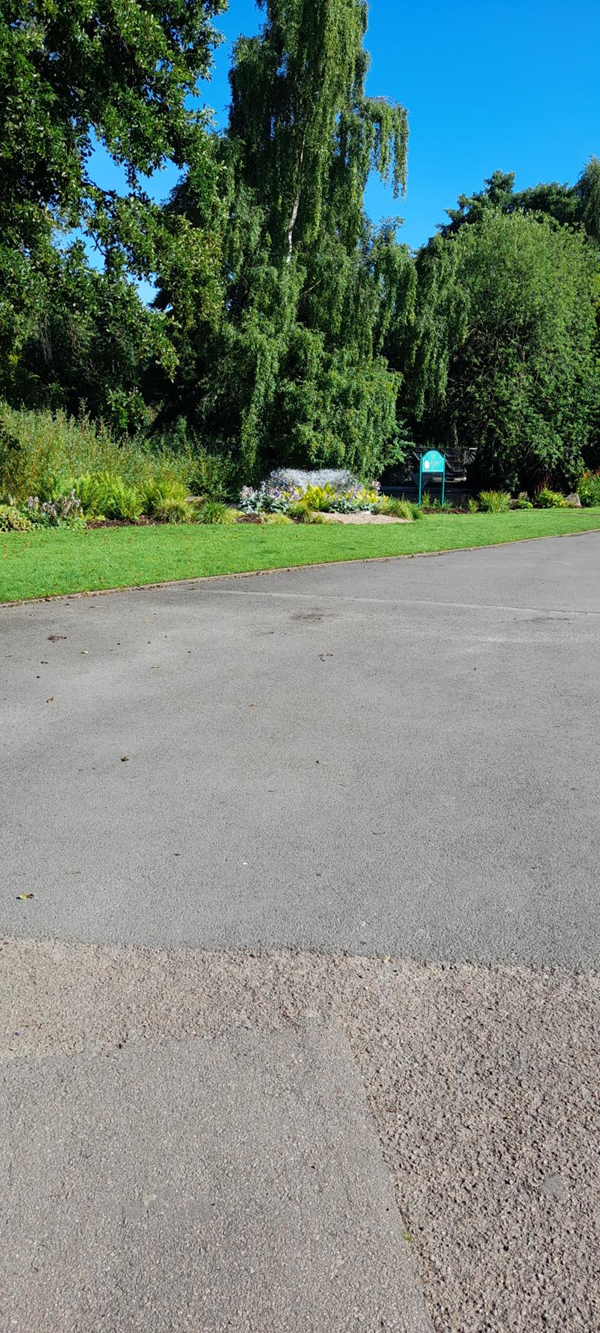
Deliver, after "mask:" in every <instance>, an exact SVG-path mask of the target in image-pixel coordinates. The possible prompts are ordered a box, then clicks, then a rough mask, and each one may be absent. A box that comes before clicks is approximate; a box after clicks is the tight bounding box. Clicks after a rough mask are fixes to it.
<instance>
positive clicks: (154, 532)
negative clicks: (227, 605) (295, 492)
mask: <svg viewBox="0 0 600 1333" xmlns="http://www.w3.org/2000/svg"><path fill="white" fill-rule="evenodd" d="M592 528H597V529H600V509H543V510H519V511H515V512H513V513H510V514H466V515H454V514H449V515H444V516H443V517H428V518H425V519H423V520H422V522H420V523H411V524H398V526H392V525H391V524H385V525H384V524H382V525H380V526H372V527H350V526H347V527H345V526H342V525H341V524H340V525H339V526H337V525H333V524H331V525H327V526H325V525H323V526H320V525H319V526H314V527H276V526H273V527H270V526H264V527H258V526H254V525H250V524H247V525H245V524H240V525H236V526H233V525H232V526H227V527H202V526H191V525H190V526H184V527H168V526H166V527H154V528H153V527H143V528H134V527H131V528H95V529H88V530H86V531H84V532H69V531H66V530H58V531H38V532H33V533H17V532H10V533H2V534H0V601H3V602H10V601H18V600H20V599H22V598H28V597H48V596H50V595H56V594H59V593H73V592H84V591H86V590H91V589H98V588H118V587H126V586H128V585H136V586H137V585H139V584H142V583H161V582H168V581H171V580H174V579H190V578H200V577H205V576H207V575H214V574H234V573H242V572H244V571H247V570H252V569H278V568H282V567H285V566H289V565H312V564H319V563H324V564H325V563H328V562H330V561H333V560H366V559H372V558H373V557H380V558H381V557H383V558H384V557H386V556H398V555H417V554H418V553H419V552H424V551H450V550H457V549H458V548H460V547H465V546H489V545H493V544H494V543H496V542H513V541H523V540H526V539H527V538H531V537H550V536H564V535H565V534H567V533H573V532H589V531H590V529H592Z"/></svg>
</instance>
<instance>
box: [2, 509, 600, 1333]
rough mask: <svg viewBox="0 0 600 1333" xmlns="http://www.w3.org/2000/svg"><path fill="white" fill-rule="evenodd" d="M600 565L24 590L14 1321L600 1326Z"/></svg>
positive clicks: (10, 801) (14, 876)
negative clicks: (72, 592) (39, 597)
mask: <svg viewBox="0 0 600 1333" xmlns="http://www.w3.org/2000/svg"><path fill="white" fill-rule="evenodd" d="M599 575H600V534H597V533H589V534H586V535H583V536H579V537H571V538H565V539H554V540H543V541H537V542H531V543H523V544H518V545H512V546H503V547H500V548H492V549H483V550H477V551H466V552H461V553H454V554H451V555H450V554H449V555H442V556H436V557H426V558H415V559H412V560H411V559H400V560H390V561H378V562H366V563H360V564H358V563H353V564H347V565H340V566H329V567H324V568H313V569H304V570H301V571H288V572H280V573H276V574H272V575H265V576H261V575H253V576H250V577H244V578H225V579H214V580H207V581H204V582H195V583H194V582H190V583H188V584H179V585H174V586H171V587H164V588H158V589H147V590H137V591H133V592H123V593H111V594H108V595H103V596H84V597H74V598H62V599H58V600H55V601H44V602H40V603H36V604H24V605H21V606H12V607H0V657H1V665H0V672H1V678H0V746H1V759H2V765H1V774H2V780H1V794H0V841H1V847H0V931H1V935H0V1169H1V1170H2V1176H3V1179H4V1180H5V1182H6V1190H5V1195H6V1198H5V1203H6V1208H5V1210H4V1213H3V1217H2V1224H1V1225H2V1226H3V1227H4V1228H5V1232H4V1238H3V1240H2V1244H1V1245H0V1249H1V1251H2V1258H1V1259H0V1321H1V1323H2V1327H3V1328H4V1327H5V1328H7V1329H13V1328H14V1329H15V1330H19V1333H22V1330H24V1329H28V1330H29V1329H32V1330H33V1329H34V1328H35V1330H36V1333H72V1330H73V1329H75V1328H77V1329H78V1330H80V1331H81V1333H134V1330H135V1329H138V1328H139V1329H140V1330H142V1329H143V1330H144V1333H167V1330H172V1331H173V1333H185V1330H188V1329H189V1333H266V1330H268V1333H313V1331H314V1333H376V1331H377V1333H381V1330H383V1329H385V1330H387V1333H432V1331H433V1330H435V1333H564V1330H568V1333H590V1331H591V1329H595V1328H600V1294H599V1288H598V1283H597V1281H596V1269H597V1262H596V1261H597V1255H598V1253H600V1181H599V1178H598V1153H597V1144H598V1106H599V1105H600V1073H599V1071H600V1047H599V1044H598V1034H599V1033H600V985H599V979H598V971H597V966H598V955H599V924H598V923H599V914H598V900H599V897H600V888H599V880H598V873H597V867H598V864H599V862H600V857H599V852H600V845H599V844H600V757H599V756H600V745H599V742H600V714H599V710H598V681H599V679H600V671H599V667H600V578H599Z"/></svg>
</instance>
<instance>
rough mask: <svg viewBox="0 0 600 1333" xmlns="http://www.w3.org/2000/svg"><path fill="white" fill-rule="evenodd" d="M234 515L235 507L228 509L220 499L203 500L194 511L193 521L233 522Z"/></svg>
mask: <svg viewBox="0 0 600 1333" xmlns="http://www.w3.org/2000/svg"><path fill="white" fill-rule="evenodd" d="M236 517H237V515H236V511H235V509H230V508H229V507H228V506H227V505H226V504H223V501H222V500H205V501H204V503H203V504H200V505H197V507H196V510H195V512H194V522H195V523H235V520H236Z"/></svg>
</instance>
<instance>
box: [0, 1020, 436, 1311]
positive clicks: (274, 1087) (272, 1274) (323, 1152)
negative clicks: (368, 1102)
mask: <svg viewBox="0 0 600 1333" xmlns="http://www.w3.org/2000/svg"><path fill="white" fill-rule="evenodd" d="M2 1091H3V1096H2V1108H3V1112H4V1111H5V1108H7V1112H8V1114H7V1115H6V1114H4V1113H3V1115H2V1119H3V1121H4V1123H3V1126H2V1133H1V1134H0V1161H1V1163H2V1176H3V1180H4V1182H5V1185H4V1208H3V1213H5V1215H6V1212H5V1210H8V1212H9V1214H10V1229H9V1230H8V1229H7V1233H6V1234H5V1240H4V1245H3V1253H4V1260H3V1269H4V1279H5V1281H4V1301H3V1303H4V1315H3V1322H2V1327H3V1329H15V1330H18V1331H19V1333H24V1331H25V1330H31V1333H33V1330H35V1333H71V1331H72V1330H74V1329H85V1330H88V1329H89V1330H91V1329H93V1330H94V1333H96V1330H98V1333H99V1331H100V1330H103V1331H104V1330H110V1333H113V1331H115V1333H116V1330H119V1331H121V1330H127V1331H128V1333H130V1331H131V1333H133V1330H137V1329H139V1330H143V1333H153V1331H154V1330H155V1331H156V1333H166V1330H173V1331H174V1333H185V1331H186V1330H189V1333H217V1330H218V1331H219V1333H220V1330H225V1329H227V1330H229V1329H231V1330H233V1331H234V1333H266V1330H277V1333H280V1331H281V1333H283V1330H296V1329H300V1328H302V1329H306V1330H310V1333H328V1331H329V1330H330V1331H331V1333H345V1331H346V1330H348V1333H350V1330H353V1331H354V1330H360V1331H361V1333H363V1331H364V1330H373V1331H374V1330H383V1329H386V1330H389V1331H390V1333H431V1327H432V1326H431V1324H430V1322H429V1319H428V1317H427V1315H426V1314H425V1310H424V1304H423V1298H422V1295H421V1292H420V1290H419V1287H418V1284H417V1281H416V1279H415V1277H414V1274H413V1267H412V1258H411V1255H410V1250H409V1245H408V1243H407V1241H406V1239H405V1237H404V1235H403V1232H402V1228H401V1224H400V1219H399V1215H398V1212H397V1209H396V1206H395V1202H394V1195H393V1191H392V1186H391V1183H390V1180H389V1177H388V1174H387V1172H386V1170H385V1168H384V1165H383V1161H382V1158H381V1153H380V1148H379V1141H378V1137H377V1133H376V1130H375V1126H374V1124H373V1123H372V1122H371V1120H370V1118H369V1116H368V1113H367V1110H366V1106H365V1103H364V1093H363V1091H362V1088H361V1085H360V1082H359V1080H358V1077H357V1074H356V1071H355V1067H354V1063H353V1060H352V1057H351V1055H350V1052H349V1050H347V1048H345V1045H344V1040H343V1037H342V1038H341V1039H340V1036H339V1035H338V1036H337V1037H334V1036H332V1035H331V1034H328V1033H327V1032H319V1031H314V1032H313V1033H311V1034H309V1035H305V1034H302V1033H297V1032H289V1031H288V1032H287V1033H285V1034H283V1033H272V1034H257V1033H255V1032H247V1031H236V1032H234V1033H231V1034H229V1035H228V1036H227V1037H219V1038H217V1039H216V1040H215V1039H210V1038H205V1039H204V1040H201V1039H200V1040H189V1039H188V1040H185V1039H180V1040H179V1041H177V1042H173V1041H163V1042H161V1043H159V1044H156V1045H154V1046H153V1048H152V1049H151V1050H148V1049H147V1048H145V1047H144V1046H143V1045H135V1044H134V1045H131V1046H129V1047H127V1048H125V1049H121V1050H118V1049H116V1050H114V1051H113V1052H111V1053H110V1054H109V1055H105V1056H97V1055H85V1056H80V1058H79V1059H78V1060H77V1061H73V1060H71V1059H69V1058H64V1057H63V1058H60V1057H58V1056H54V1057H51V1058H49V1059H46V1060H44V1061H42V1062H24V1061H18V1062H15V1063H13V1064H12V1065H8V1066H7V1067H5V1069H4V1073H3V1076H2ZM9 1145H10V1146H9ZM23 1149H24V1150H23ZM300 1311H301V1316H300V1315H299V1312H300Z"/></svg>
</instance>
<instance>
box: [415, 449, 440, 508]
mask: <svg viewBox="0 0 600 1333" xmlns="http://www.w3.org/2000/svg"><path fill="white" fill-rule="evenodd" d="M440 473H441V477H442V504H443V503H444V496H445V494H446V459H445V458H444V455H443V454H439V453H438V451H437V449H429V450H428V451H427V453H426V454H421V461H420V463H419V509H420V508H421V490H422V486H423V476H424V475H425V477H439V475H440Z"/></svg>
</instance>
